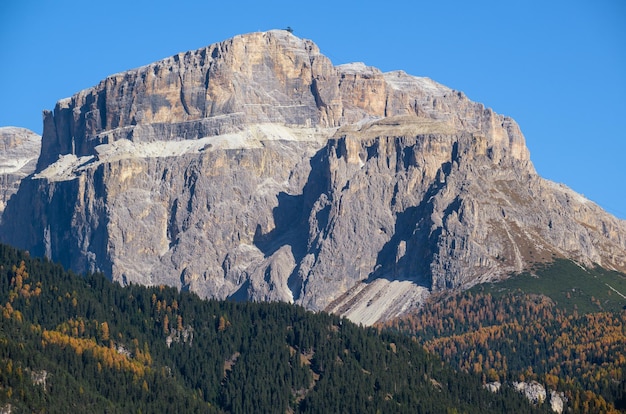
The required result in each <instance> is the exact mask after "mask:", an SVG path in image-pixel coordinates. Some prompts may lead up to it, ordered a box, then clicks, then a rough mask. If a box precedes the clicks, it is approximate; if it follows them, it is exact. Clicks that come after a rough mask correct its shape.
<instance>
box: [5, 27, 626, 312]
mask: <svg viewBox="0 0 626 414" xmlns="http://www.w3.org/2000/svg"><path fill="white" fill-rule="evenodd" d="M0 238H1V239H2V240H3V241H4V242H7V243H9V244H11V245H14V246H17V247H20V248H24V249H27V250H29V251H30V252H31V253H32V254H34V255H39V256H44V255H46V256H48V257H50V258H52V259H53V260H55V261H59V262H61V263H62V264H63V265H64V266H66V267H67V268H71V269H73V270H74V271H76V272H80V273H82V272H87V271H96V270H98V271H101V272H103V273H104V274H105V275H106V276H107V277H109V278H111V279H112V280H115V281H120V282H122V283H123V284H128V283H139V284H144V285H160V284H165V285H169V286H175V287H177V288H179V289H187V290H191V291H194V292H196V293H198V294H199V295H200V296H202V297H211V298H218V299H224V298H236V299H247V300H255V301H260V300H264V301H265V300H268V301H285V302H294V303H297V304H300V305H302V306H304V307H305V308H307V309H310V310H328V311H332V312H335V313H338V314H340V315H346V316H348V317H349V318H351V319H352V320H353V321H357V322H363V323H364V324H371V323H374V322H376V321H381V320H388V319H390V318H393V317H395V316H397V315H399V314H402V313H404V312H406V311H408V310H410V309H412V308H417V307H419V306H420V304H422V303H423V302H424V300H425V298H426V297H427V296H428V295H430V294H431V293H432V292H440V291H445V290H449V289H458V288H461V289H464V288H467V287H470V286H472V285H474V284H475V283H477V282H480V281H486V280H492V279H498V278H501V277H506V276H508V275H509V274H510V273H511V272H522V271H524V270H527V269H529V268H530V267H531V266H533V265H534V264H536V263H545V262H550V261H552V260H554V259H555V258H568V259H573V260H575V261H577V262H578V263H581V264H584V265H592V264H598V265H601V266H603V267H605V268H607V269H616V270H621V271H625V270H626V224H625V223H624V222H623V221H621V220H618V219H616V218H615V217H612V216H610V215H609V214H607V213H606V212H604V211H603V210H602V209H601V208H600V207H598V206H597V205H595V204H593V203H592V202H590V201H589V200H586V199H585V198H584V197H582V196H581V195H579V194H576V193H575V192H573V191H571V190H569V189H568V188H566V187H564V186H562V185H558V184H555V183H552V182H549V181H547V180H544V179H542V178H541V177H539V176H538V175H537V173H536V172H535V170H534V167H533V165H532V163H531V161H530V155H529V151H528V149H527V148H526V145H525V140H524V137H523V135H522V133H521V131H520V129H519V127H518V126H517V124H516V123H515V122H514V121H513V120H512V119H510V118H508V117H505V116H501V115H498V114H496V113H494V111H492V110H491V109H488V108H486V107H485V106H483V105H482V104H480V103H476V102H472V101H471V100H470V99H468V98H467V97H466V96H465V95H464V94H463V93H461V92H458V91H454V90H452V89H450V88H447V87H445V86H443V85H440V84H438V83H436V82H434V81H432V80H430V79H427V78H420V77H415V76H411V75H408V74H406V73H404V72H401V71H395V72H389V73H382V72H381V71H379V70H378V69H376V68H372V67H368V66H366V65H364V64H361V63H353V64H346V65H339V66H333V64H332V63H331V62H330V60H329V59H328V58H327V57H325V56H324V55H323V54H321V53H320V50H319V49H318V47H317V46H316V45H315V44H314V43H313V42H311V41H309V40H303V39H300V38H298V37H296V36H293V35H292V34H290V33H289V32H287V31H269V32H264V33H250V34H246V35H241V36H236V37H234V38H232V39H229V40H226V41H223V42H220V43H216V44H213V45H210V46H208V47H205V48H202V49H199V50H196V51H190V52H186V53H180V54H177V55H175V56H172V57H171V58H168V59H164V60H162V61H159V62H155V63H152V64H149V65H146V66H144V67H141V68H137V69H134V70H129V71H127V72H123V73H118V74H114V75H111V76H109V77H107V78H106V79H104V80H103V81H102V82H100V83H99V84H98V85H96V86H94V87H93V88H90V89H86V90H83V91H80V92H78V93H77V94H75V95H73V96H72V97H69V98H66V99H63V100H60V101H59V102H58V103H57V104H56V107H55V109H54V111H48V112H46V113H45V119H44V132H43V137H42V145H41V156H40V157H39V160H38V163H37V169H36V171H35V174H34V175H32V176H30V177H29V178H27V179H25V180H23V181H22V183H21V186H20V189H19V191H18V192H17V194H16V195H14V196H13V197H12V198H11V199H10V200H9V202H8V203H7V206H6V209H5V211H4V213H3V220H2V226H1V227H0Z"/></svg>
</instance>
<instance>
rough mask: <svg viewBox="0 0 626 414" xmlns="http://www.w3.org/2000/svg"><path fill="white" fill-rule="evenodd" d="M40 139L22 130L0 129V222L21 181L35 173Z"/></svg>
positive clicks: (32, 133)
mask: <svg viewBox="0 0 626 414" xmlns="http://www.w3.org/2000/svg"><path fill="white" fill-rule="evenodd" d="M40 149H41V137H40V136H39V135H37V134H36V133H34V132H33V131H30V130H28V129H24V128H16V127H1V128H0V220H2V212H3V211H4V207H5V206H6V203H7V201H8V200H9V198H11V196H12V195H13V194H15V193H17V189H18V188H19V186H20V182H21V181H22V179H23V178H24V177H26V176H28V175H30V174H31V173H33V172H34V171H35V167H36V165H37V158H39V150H40Z"/></svg>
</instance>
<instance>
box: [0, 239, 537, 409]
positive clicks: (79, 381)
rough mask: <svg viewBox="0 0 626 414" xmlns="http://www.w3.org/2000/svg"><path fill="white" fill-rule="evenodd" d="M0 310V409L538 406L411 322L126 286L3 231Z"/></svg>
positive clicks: (482, 407)
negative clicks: (18, 244)
mask: <svg viewBox="0 0 626 414" xmlns="http://www.w3.org/2000/svg"><path fill="white" fill-rule="evenodd" d="M0 313H1V314H0V409H5V410H8V409H10V410H14V411H15V412H44V411H45V412H51V413H54V412H68V411H74V412H107V413H114V412H119V413H129V412H202V413H205V412H232V413H251V412H275V413H285V412H303V413H309V412H310V413H321V412H324V413H331V412H336V413H340V412H341V413H351V412H353V413H368V412H371V413H374V412H387V413H390V412H398V413H402V412H405V413H416V412H422V413H445V412H468V413H472V412H476V413H478V412H480V413H502V412H509V413H516V412H519V413H532V412H535V411H536V412H539V411H538V410H537V409H535V408H533V407H531V406H529V405H528V403H527V402H526V401H525V400H524V399H523V397H522V396H521V395H519V394H517V393H516V392H514V391H512V390H511V389H507V388H503V389H502V390H501V391H500V392H498V393H496V394H492V393H490V392H488V391H486V390H484V389H483V388H482V386H481V383H480V380H479V378H478V377H477V376H472V375H469V374H463V373H459V372H455V371H454V370H452V369H450V368H448V367H447V366H446V365H445V364H443V363H442V362H440V361H439V360H438V359H437V358H435V357H433V356H431V355H428V354H427V353H426V352H425V351H424V349H423V348H422V347H421V346H420V345H418V344H416V343H415V342H414V341H413V340H411V339H409V338H408V336H397V335H392V334H381V333H379V332H378V331H377V330H375V329H373V328H363V327H359V326H357V325H355V324H353V323H351V322H350V321H349V320H346V319H341V318H340V317H338V316H333V315H329V314H325V313H317V314H313V313H310V312H308V311H305V310H304V309H303V308H302V307H299V306H295V305H289V304H284V303H250V302H246V303H234V302H224V301H216V300H200V299H199V298H198V297H197V296H196V295H195V294H193V293H189V292H178V291H177V290H176V289H173V288H167V287H143V286H139V285H131V286H127V287H121V286H120V285H119V284H117V283H111V282H110V281H109V280H107V279H106V278H105V277H104V276H103V275H98V274H90V275H87V276H85V277H81V276H77V275H75V274H73V273H71V272H66V271H64V270H63V268H62V267H61V266H59V265H56V264H52V263H51V262H48V261H46V260H40V259H32V258H31V257H30V256H29V255H28V254H26V253H24V252H21V251H18V250H15V249H13V248H10V247H7V246H5V245H0ZM9 407H10V408H9Z"/></svg>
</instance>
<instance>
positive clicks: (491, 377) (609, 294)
mask: <svg viewBox="0 0 626 414" xmlns="http://www.w3.org/2000/svg"><path fill="white" fill-rule="evenodd" d="M620 292H626V276H624V275H622V274H619V273H616V272H608V271H605V270H603V269H600V268H597V269H584V268H581V267H580V266H578V265H577V264H575V263H573V262H571V261H567V260H559V261H556V262H554V263H553V264H551V265H544V266H541V267H538V268H537V269H536V271H535V272H534V273H533V274H524V275H519V276H517V277H513V278H510V279H507V280H505V281H502V282H499V283H491V284H485V285H479V286H476V287H474V288H473V289H471V290H469V291H466V292H461V293H457V294H453V295H449V296H447V297H445V298H437V299H438V300H433V301H430V302H429V303H427V304H426V305H425V306H424V307H423V308H422V309H421V310H420V311H419V312H416V313H414V314H411V315H407V316H405V317H402V318H400V319H397V320H394V321H391V322H389V323H387V324H385V326H386V327H387V328H391V329H392V330H394V331H398V332H402V333H408V334H410V335H412V336H413V337H414V338H415V339H416V340H417V341H419V342H420V343H421V344H423V345H424V347H425V348H426V349H427V350H429V351H431V352H433V353H435V354H438V355H439V356H441V358H442V359H443V360H444V361H446V362H448V363H450V364H451V365H452V366H454V367H456V368H457V369H459V370H460V371H462V372H467V373H474V374H477V375H480V376H481V377H482V380H483V382H485V383H487V382H494V381H499V382H509V383H511V382H515V381H532V380H534V381H538V382H539V383H541V384H543V385H544V386H546V388H547V389H550V390H555V391H558V392H560V393H563V395H564V396H565V397H566V398H567V404H566V407H567V411H566V412H572V413H590V412H592V413H614V412H626V310H625V309H624V307H625V305H626V298H624V297H622V296H621V294H620Z"/></svg>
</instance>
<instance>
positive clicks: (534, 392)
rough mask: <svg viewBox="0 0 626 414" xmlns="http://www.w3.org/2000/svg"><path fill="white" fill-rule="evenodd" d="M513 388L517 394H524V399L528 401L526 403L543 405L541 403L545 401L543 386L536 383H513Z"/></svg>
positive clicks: (545, 394)
mask: <svg viewBox="0 0 626 414" xmlns="http://www.w3.org/2000/svg"><path fill="white" fill-rule="evenodd" d="M513 387H514V388H515V389H516V390H517V391H518V392H521V393H522V394H524V396H525V397H526V399H528V401H530V402H531V403H532V404H535V405H538V404H543V402H544V401H545V400H546V397H547V393H546V388H545V387H544V386H543V385H541V384H539V383H538V382H537V381H530V382H524V381H521V382H514V383H513Z"/></svg>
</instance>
